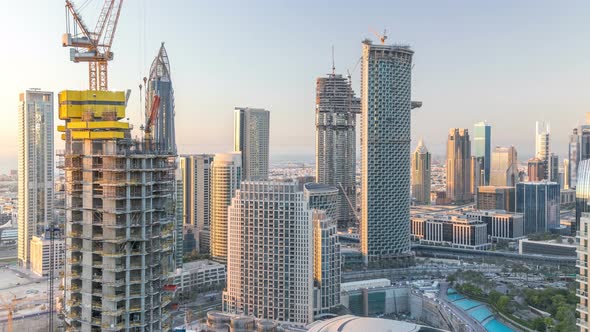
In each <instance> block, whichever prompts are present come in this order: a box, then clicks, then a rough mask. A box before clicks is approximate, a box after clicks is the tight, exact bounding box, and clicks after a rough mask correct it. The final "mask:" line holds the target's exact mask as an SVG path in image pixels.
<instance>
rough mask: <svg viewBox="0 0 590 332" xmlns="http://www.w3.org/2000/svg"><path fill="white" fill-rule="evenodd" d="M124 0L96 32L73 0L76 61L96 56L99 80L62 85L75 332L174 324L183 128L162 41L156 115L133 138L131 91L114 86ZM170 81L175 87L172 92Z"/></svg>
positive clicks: (154, 79)
mask: <svg viewBox="0 0 590 332" xmlns="http://www.w3.org/2000/svg"><path fill="white" fill-rule="evenodd" d="M122 3H123V1H122V0H112V1H108V0H107V1H105V2H104V6H103V8H102V11H101V13H100V15H99V19H98V23H97V25H96V28H95V30H94V31H91V30H90V29H89V28H88V27H87V26H86V25H85V23H84V21H83V20H82V18H81V17H80V14H79V12H78V11H77V10H76V8H75V6H74V4H73V3H71V2H70V1H66V9H67V13H68V22H71V23H72V28H71V29H70V28H68V31H67V33H66V34H65V35H64V37H63V40H62V44H63V46H64V47H69V48H70V58H71V60H72V61H73V62H75V63H78V62H81V63H88V66H89V85H90V87H89V89H88V90H82V91H75V90H66V91H62V92H61V93H59V119H60V120H63V121H64V123H63V125H60V126H58V131H60V132H62V135H61V137H62V139H63V140H64V141H65V150H64V152H63V159H64V163H63V166H61V167H62V169H63V172H64V175H65V227H64V235H65V243H66V252H65V264H64V265H65V268H64V271H63V287H62V288H63V300H62V302H61V303H58V304H57V305H56V307H58V308H60V309H61V312H60V318H63V322H64V328H65V330H66V331H83V332H87V331H169V330H170V329H171V315H170V311H171V308H172V301H173V298H174V293H175V291H176V286H175V285H174V271H175V269H176V261H175V245H176V242H175V239H176V236H175V229H176V228H175V226H176V215H175V190H176V188H175V170H176V146H175V143H174V139H173V138H172V139H170V135H174V127H172V129H170V128H169V127H166V128H162V127H163V126H169V122H170V121H169V120H170V117H171V115H170V114H172V115H173V95H172V89H171V84H165V83H166V82H168V83H169V65H168V63H167V62H163V61H162V60H161V53H162V51H163V52H164V54H165V50H163V45H162V48H161V50H160V53H159V54H158V57H157V58H156V60H155V61H154V64H153V65H152V68H151V70H150V77H149V79H148V78H145V79H144V84H145V87H146V93H145V100H146V103H145V105H146V107H145V113H146V117H145V118H146V119H147V120H146V123H145V125H142V128H141V130H142V135H141V137H140V138H134V139H133V138H132V135H131V130H132V129H133V128H132V126H131V125H130V124H129V123H128V122H124V121H122V120H123V119H125V118H126V106H127V102H128V100H129V95H130V91H129V90H128V91H109V90H108V73H107V64H108V61H110V60H112V59H113V53H112V52H111V45H112V41H113V37H114V34H115V31H116V27H117V22H118V19H119V14H120V11H121V6H122ZM166 61H167V58H166ZM161 86H165V87H167V88H168V89H167V90H166V91H165V93H164V94H161V90H162V89H160V87H161ZM140 91H141V88H140ZM140 93H141V92H140ZM172 121H173V119H172ZM172 137H173V136H172ZM60 295H61V294H60ZM50 302H52V298H51V297H50ZM60 325H61V324H60ZM53 328H54V327H53V323H52V322H51V323H50V330H53Z"/></svg>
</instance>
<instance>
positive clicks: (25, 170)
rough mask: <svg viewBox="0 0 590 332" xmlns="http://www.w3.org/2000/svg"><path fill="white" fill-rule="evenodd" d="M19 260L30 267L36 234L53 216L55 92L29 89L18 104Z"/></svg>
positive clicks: (42, 230)
mask: <svg viewBox="0 0 590 332" xmlns="http://www.w3.org/2000/svg"><path fill="white" fill-rule="evenodd" d="M18 131H19V132H18V213H17V224H18V242H17V247H18V248H17V254H18V264H19V266H23V267H25V268H29V267H30V260H31V247H30V243H31V240H32V239H33V236H41V235H42V234H43V232H44V230H45V228H46V227H47V226H48V225H49V224H50V223H52V222H53V220H54V215H53V213H54V208H53V204H54V184H53V182H54V178H53V173H54V169H53V167H54V160H53V158H54V141H53V132H54V127H53V92H47V91H39V90H27V91H25V92H24V93H21V94H20V100H19V107H18Z"/></svg>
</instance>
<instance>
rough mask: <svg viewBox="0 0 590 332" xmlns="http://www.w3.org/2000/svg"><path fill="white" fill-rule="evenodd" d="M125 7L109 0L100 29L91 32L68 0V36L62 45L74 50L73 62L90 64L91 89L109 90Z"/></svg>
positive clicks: (64, 37) (101, 16)
mask: <svg viewBox="0 0 590 332" xmlns="http://www.w3.org/2000/svg"><path fill="white" fill-rule="evenodd" d="M122 5H123V0H105V2H104V5H103V7H102V10H101V12H100V15H99V17H98V21H97V22H96V27H95V28H94V31H91V30H90V29H89V28H88V26H87V25H86V23H84V21H83V20H82V16H80V12H79V11H78V10H77V9H76V7H75V6H74V4H73V3H72V2H71V1H70V0H66V33H65V34H64V35H63V37H62V46H63V47H71V48H70V60H71V61H73V62H88V79H89V85H90V90H108V70H107V66H108V62H109V61H111V60H113V52H111V45H112V44H113V38H114V36H115V31H116V30H117V23H118V21H119V15H120V14H121V6H122ZM70 17H71V19H72V20H73V22H71V20H70ZM78 29H79V30H80V31H78Z"/></svg>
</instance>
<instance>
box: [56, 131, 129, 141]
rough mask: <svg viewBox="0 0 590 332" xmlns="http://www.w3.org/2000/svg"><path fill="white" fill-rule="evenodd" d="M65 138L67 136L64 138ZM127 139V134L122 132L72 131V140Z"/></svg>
mask: <svg viewBox="0 0 590 332" xmlns="http://www.w3.org/2000/svg"><path fill="white" fill-rule="evenodd" d="M62 138H65V135H64V136H62ZM115 138H125V133H124V132H122V131H90V130H76V131H72V139H115Z"/></svg>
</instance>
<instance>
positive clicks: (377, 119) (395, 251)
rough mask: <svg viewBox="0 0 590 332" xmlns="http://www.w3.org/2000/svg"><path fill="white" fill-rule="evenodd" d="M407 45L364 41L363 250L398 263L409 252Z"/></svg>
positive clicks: (368, 259)
mask: <svg viewBox="0 0 590 332" xmlns="http://www.w3.org/2000/svg"><path fill="white" fill-rule="evenodd" d="M413 54H414V51H412V50H411V49H410V47H409V46H399V45H383V44H373V43H372V42H371V41H370V40H365V41H363V56H362V60H361V188H362V190H361V229H360V235H361V252H362V255H363V259H364V262H365V263H366V264H367V263H368V264H383V263H385V264H388V263H387V262H391V263H392V264H397V263H402V262H401V261H400V259H404V258H409V257H411V251H410V223H409V220H410V169H411V159H410V158H411V153H410V140H411V138H410V113H411V109H412V101H411V92H412V91H411V90H412V56H413Z"/></svg>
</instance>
